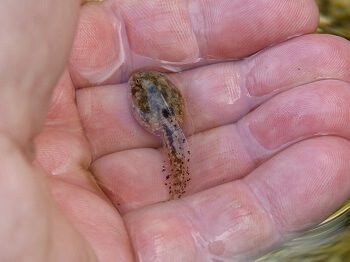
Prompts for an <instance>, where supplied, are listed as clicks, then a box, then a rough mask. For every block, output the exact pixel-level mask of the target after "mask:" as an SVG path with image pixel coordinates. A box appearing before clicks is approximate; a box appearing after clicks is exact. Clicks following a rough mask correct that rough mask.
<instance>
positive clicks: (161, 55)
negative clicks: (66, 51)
mask: <svg viewBox="0 0 350 262" xmlns="http://www.w3.org/2000/svg"><path fill="white" fill-rule="evenodd" d="M317 23H318V10H317V6H316V4H315V1H311V0H298V1H288V0H278V1H276V0H275V1H264V0H244V1H243V0H237V1H232V0H217V1H209V0H193V1H189V0H176V1H173V0H154V1H142V0H133V1H126V0H111V1H106V2H104V3H103V4H101V5H95V4H94V5H91V4H90V5H86V6H84V7H83V9H82V12H81V18H80V25H79V28H78V34H77V37H76V41H75V44H74V47H73V52H72V56H71V75H72V78H73V80H74V82H75V84H76V85H77V86H90V85H98V84H106V83H119V82H121V81H123V80H125V78H126V77H127V75H128V73H129V72H130V71H132V70H134V69H135V68H140V67H153V68H154V67H158V68H162V69H164V70H172V71H174V70H181V69H184V68H189V67H194V66H195V65H198V64H203V63H212V62H214V61H217V60H226V59H239V58H242V57H246V56H248V55H250V54H253V53H255V52H257V51H259V50H261V49H263V48H264V47H267V46H270V45H273V44H276V43H279V42H281V41H283V40H286V39H288V38H290V37H293V36H296V35H301V34H306V33H310V32H313V31H314V30H315V28H316V26H317Z"/></svg>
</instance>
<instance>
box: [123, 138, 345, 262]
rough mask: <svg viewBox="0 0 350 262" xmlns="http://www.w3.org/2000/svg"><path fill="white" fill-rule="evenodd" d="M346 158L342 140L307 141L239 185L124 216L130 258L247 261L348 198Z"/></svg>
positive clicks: (225, 185)
mask: <svg viewBox="0 0 350 262" xmlns="http://www.w3.org/2000/svg"><path fill="white" fill-rule="evenodd" d="M349 156H350V144H349V142H348V141H347V140H343V139H340V138H336V137H322V138H316V139H312V140H309V141H305V142H303V143H298V144H296V145H294V146H292V147H290V148H288V149H286V150H285V151H284V152H283V153H281V154H279V155H277V156H275V157H274V158H273V159H271V160H270V161H269V162H266V163H264V164H263V165H262V166H261V167H259V168H258V169H256V170H255V171H254V172H253V173H251V174H250V175H249V176H248V177H247V178H246V179H244V180H243V181H242V180H239V181H235V182H232V183H228V184H224V185H221V186H219V187H216V188H212V189H210V190H207V191H204V192H201V193H198V194H196V195H193V196H190V197H188V198H184V199H183V200H180V201H172V202H167V203H162V204H159V205H155V206H152V207H150V208H146V209H141V210H138V211H135V212H132V213H129V214H128V215H126V216H125V221H126V225H127V228H128V232H129V234H130V237H131V239H132V242H133V245H134V248H135V249H136V250H138V259H139V260H152V258H154V257H155V256H156V257H157V258H158V259H159V260H160V261H162V260H164V259H166V258H168V257H172V256H175V255H177V256H178V254H181V259H182V260H183V261H196V260H197V261H204V260H205V259H208V258H210V259H220V260H227V261H232V260H237V261H247V260H252V259H253V257H254V256H257V255H259V254H261V253H262V252H264V251H266V250H267V249H270V248H272V247H274V246H275V245H278V244H280V243H281V242H283V241H285V240H286V239H289V238H290V237H292V236H293V235H295V234H296V233H297V232H299V231H301V230H305V229H307V228H309V227H310V226H312V225H314V224H317V223H319V222H320V221H321V220H322V219H324V218H325V217H326V216H327V215H328V214H329V213H330V212H332V211H334V210H335V208H336V207H337V206H338V205H340V204H341V203H342V202H343V201H345V200H346V199H347V198H348V197H349V196H350V192H349V188H350V177H349V176H348V175H347V174H348V170H349V168H350V166H349V163H350V161H349V160H350V159H349ZM330 198H331V199H332V201H330Z"/></svg>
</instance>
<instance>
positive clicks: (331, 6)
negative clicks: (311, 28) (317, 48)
mask: <svg viewBox="0 0 350 262" xmlns="http://www.w3.org/2000/svg"><path fill="white" fill-rule="evenodd" d="M317 3H318V5H319V7H320V12H321V17H320V25H319V32H321V33H329V34H334V35H339V36H342V37H345V38H347V39H349V40H350V0H317Z"/></svg>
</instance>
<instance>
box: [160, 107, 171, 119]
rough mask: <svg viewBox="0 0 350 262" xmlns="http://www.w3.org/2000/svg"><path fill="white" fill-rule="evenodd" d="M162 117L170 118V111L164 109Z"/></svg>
mask: <svg viewBox="0 0 350 262" xmlns="http://www.w3.org/2000/svg"><path fill="white" fill-rule="evenodd" d="M162 115H163V116H164V117H165V118H168V117H169V115H170V114H169V111H168V110H166V109H162Z"/></svg>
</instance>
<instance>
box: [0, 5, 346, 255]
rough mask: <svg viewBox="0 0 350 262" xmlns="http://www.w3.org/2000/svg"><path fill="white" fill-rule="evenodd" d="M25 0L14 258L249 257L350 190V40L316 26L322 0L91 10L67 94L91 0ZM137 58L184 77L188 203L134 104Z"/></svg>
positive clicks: (10, 246) (11, 138)
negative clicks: (172, 191)
mask: <svg viewBox="0 0 350 262" xmlns="http://www.w3.org/2000/svg"><path fill="white" fill-rule="evenodd" d="M27 2H28V6H27V9H23V10H22V8H24V7H25V6H24V5H23V6H16V5H15V4H13V3H12V2H11V1H10V0H8V1H6V3H7V7H8V8H7V9H6V13H4V12H5V9H1V11H0V12H1V14H2V13H4V14H3V15H1V16H0V17H1V18H0V19H2V20H3V22H2V25H4V24H5V25H7V27H6V26H5V31H3V32H6V33H7V34H2V35H1V37H2V39H6V41H7V40H8V42H6V41H4V42H0V47H1V50H5V51H3V52H1V53H0V58H1V60H0V61H1V63H0V66H1V68H2V70H1V71H0V75H1V79H2V82H3V85H2V88H1V92H2V93H1V94H2V95H1V99H2V108H1V111H0V112H1V114H2V119H3V121H2V124H1V130H2V131H3V132H2V136H1V139H0V144H1V154H2V157H1V159H2V160H1V161H2V162H1V168H2V172H1V173H0V174H1V175H0V179H1V183H0V187H1V190H0V196H1V198H0V199H1V200H0V206H1V207H2V210H3V211H2V212H3V216H2V218H1V220H0V221H1V223H0V236H1V237H0V243H1V247H2V250H1V252H0V258H1V259H0V260H1V261H19V260H24V259H25V260H26V261H94V260H99V261H132V260H135V259H137V260H139V261H213V260H216V261H224V260H227V261H236V260H237V261H241V260H242V261H246V260H251V259H253V258H254V257H256V256H258V255H260V254H262V253H264V252H266V251H268V250H269V249H271V248H273V247H275V246H276V245H279V244H281V243H282V242H283V241H286V240H288V239H290V238H291V237H293V236H295V235H296V234H298V232H300V231H303V230H306V229H308V228H310V227H312V226H314V225H316V224H317V223H319V222H320V221H322V220H323V219H324V218H325V217H326V216H327V215H329V214H330V213H331V212H332V211H334V210H335V209H336V208H337V207H338V206H339V205H340V204H341V203H342V202H344V201H345V200H346V199H347V198H348V197H349V196H350V177H349V176H348V174H347V172H348V170H349V168H350V161H349V160H350V143H349V139H350V131H349V129H348V127H347V124H348V122H349V119H350V103H348V101H349V100H350V84H349V82H350V75H349V70H350V45H349V43H348V42H347V41H346V40H344V39H340V38H337V37H334V36H327V35H313V34H309V33H312V32H313V31H314V30H315V28H316V26H317V21H318V12H317V8H316V5H315V3H314V1H307V0H300V1H287V0H285V1H280V0H278V1H277V0H276V1H260V0H259V1H257V0H251V1H250V0H249V1H232V0H219V1H204V0H195V1H185V0H184V1H170V0H167V1H163V0H155V1H142V0H133V1H127V0H110V1H105V2H103V3H89V4H86V5H84V6H82V7H81V8H80V10H79V14H80V15H79V24H78V30H77V34H76V37H75V41H74V45H73V48H72V50H71V56H70V59H69V64H68V65H66V69H65V70H64V73H63V74H62V75H61V78H60V80H59V82H58V84H57V85H56V88H55V89H54V90H53V86H54V83H55V82H56V81H57V78H58V77H59V75H60V74H61V73H62V71H63V68H64V66H65V62H66V60H67V56H68V53H69V50H70V43H71V41H72V38H73V37H72V36H73V30H74V26H75V19H76V18H77V7H78V4H79V3H76V6H75V7H74V6H73V5H74V4H73V3H72V1H68V0H67V1H62V0H61V1H51V3H50V4H43V3H40V1H27ZM42 2H44V1H42ZM29 3H30V4H29ZM45 3H46V2H45ZM9 10H10V11H11V12H12V13H11V12H10V11H9ZM28 10H31V12H29V11H28ZM6 15H7V16H6ZM18 17H21V18H22V17H23V19H18ZM4 21H5V22H6V21H7V22H8V23H7V24H6V23H4ZM3 28H4V27H3ZM0 32H2V31H0ZM9 32H11V33H9ZM308 34H309V35H308ZM5 36H6V37H5ZM295 36H298V37H295ZM13 46H16V50H14V48H13ZM138 68H152V69H154V68H155V69H160V70H180V71H181V72H180V73H173V74H169V77H170V78H171V79H172V80H173V82H174V83H176V84H177V86H178V87H179V88H180V89H181V90H182V93H183V95H184V97H185V100H186V106H187V111H186V112H187V120H186V123H185V126H184V129H185V131H186V133H187V134H188V140H189V143H190V147H191V151H192V152H191V162H190V163H191V165H190V173H191V182H190V183H189V185H188V188H187V190H186V195H185V196H183V197H182V198H181V199H179V200H176V201H167V200H168V198H169V195H168V192H167V188H166V186H165V185H164V182H165V177H164V173H163V172H162V163H163V160H164V156H163V154H162V150H161V144H160V141H159V139H157V138H156V137H154V136H152V135H151V134H149V133H147V131H145V130H144V129H143V128H142V127H140V126H139V125H138V123H137V122H136V121H135V120H134V119H133V117H132V114H131V111H130V101H129V97H128V95H129V93H128V92H129V90H128V84H127V83H126V80H127V78H128V75H129V73H130V72H132V71H133V70H136V69H138ZM52 90H53V95H52V99H51V103H50V105H49V109H48V113H47V112H46V107H47V106H48V105H47V104H48V101H49V96H50V94H51V91H52ZM45 116H47V117H46V121H45V122H44V118H45ZM33 137H35V139H34V143H32V138H33ZM33 144H34V146H33ZM33 148H34V150H33ZM33 159H34V160H33Z"/></svg>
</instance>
